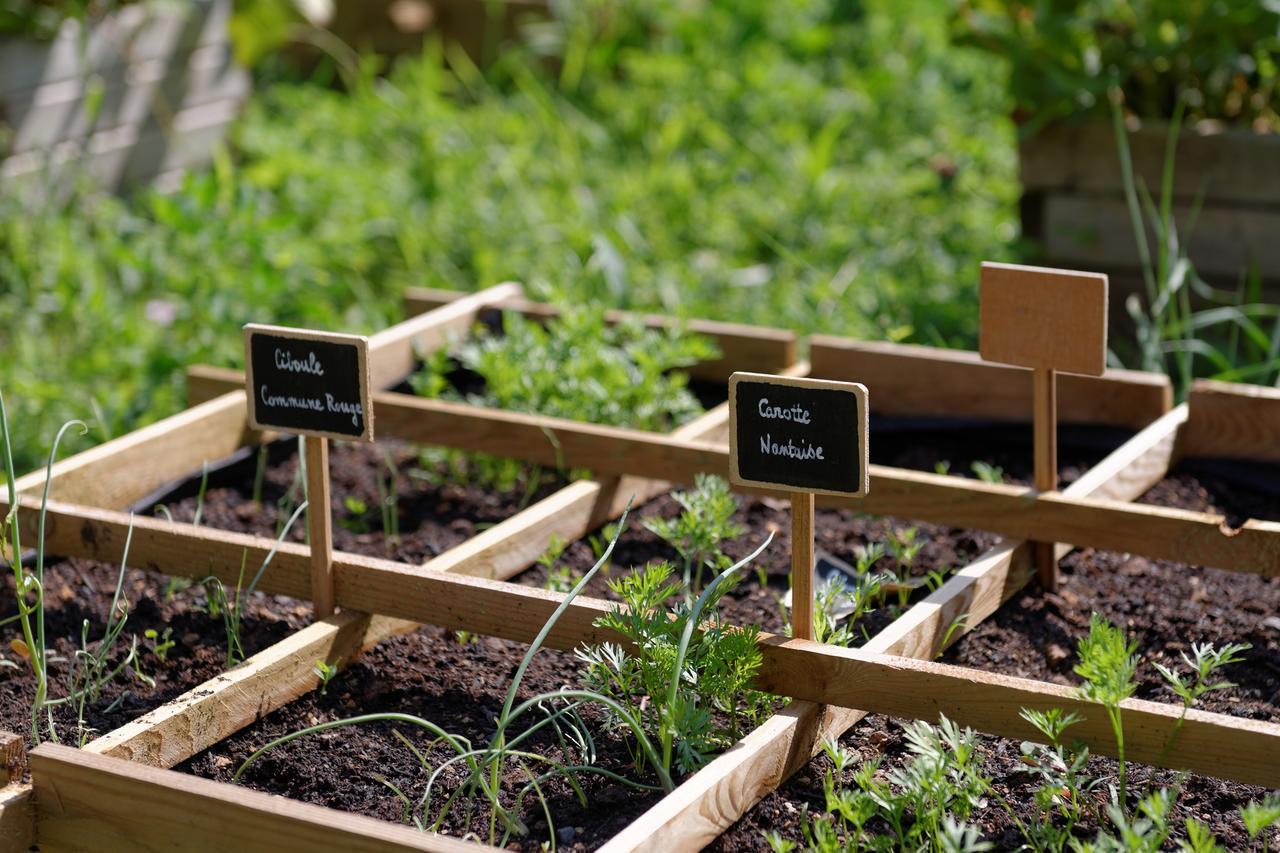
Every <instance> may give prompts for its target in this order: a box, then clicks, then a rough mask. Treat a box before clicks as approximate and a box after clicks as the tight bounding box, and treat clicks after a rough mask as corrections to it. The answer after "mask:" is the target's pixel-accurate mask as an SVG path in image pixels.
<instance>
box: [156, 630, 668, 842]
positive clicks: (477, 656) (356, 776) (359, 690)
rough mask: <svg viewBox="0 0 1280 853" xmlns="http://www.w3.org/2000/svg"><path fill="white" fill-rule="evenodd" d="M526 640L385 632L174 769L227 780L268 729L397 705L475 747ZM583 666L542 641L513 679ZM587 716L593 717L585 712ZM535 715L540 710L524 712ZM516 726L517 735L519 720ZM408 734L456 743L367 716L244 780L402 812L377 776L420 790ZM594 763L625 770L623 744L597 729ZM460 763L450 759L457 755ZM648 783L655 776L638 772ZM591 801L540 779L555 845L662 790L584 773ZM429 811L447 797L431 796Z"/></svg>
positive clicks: (535, 814)
mask: <svg viewBox="0 0 1280 853" xmlns="http://www.w3.org/2000/svg"><path fill="white" fill-rule="evenodd" d="M526 651H527V646H524V645H522V644H519V643H512V642H507V641H504V640H497V639H491V638H472V639H471V640H470V641H463V640H461V639H459V637H457V636H456V635H454V634H452V633H450V632H448V631H444V630H442V629H439V628H422V629H420V630H418V631H417V632H415V633H412V634H408V635H404V636H400V637H395V638H392V639H389V640H387V641H384V642H383V643H381V644H380V645H378V646H377V647H376V648H374V649H372V650H371V651H369V652H367V653H366V654H364V655H362V656H361V657H360V658H359V659H358V660H356V661H354V662H353V663H352V664H351V665H350V666H349V667H348V668H347V669H346V670H344V671H343V672H341V673H339V674H338V675H337V676H336V677H335V678H334V679H333V681H332V682H330V684H329V685H328V688H327V690H326V692H325V693H323V694H321V693H318V692H312V693H310V694H308V695H306V696H304V697H302V698H301V699H298V700H296V701H295V702H293V703H291V704H289V705H287V706H285V707H284V708H281V709H280V710H278V711H276V712H274V713H272V714H269V715H268V716H266V717H265V718H263V719H262V720H260V721H259V722H257V723H255V724H254V725H252V726H250V727H249V728H248V729H246V730H244V731H242V732H240V733H239V734H236V735H233V736H231V737H229V738H227V739H226V740H224V741H222V742H221V743H219V744H218V745H217V746H215V747H213V748H211V749H209V750H207V751H205V752H202V753H200V754H199V755H197V756H196V757H195V758H193V759H191V760H190V761H188V762H186V763H185V764H182V765H180V766H179V767H178V769H179V770H183V771H185V772H189V773H193V774H195V775H197V776H203V777H206V778H210V779H217V780H220V781H224V782H225V781H230V780H231V778H232V776H233V775H234V774H235V772H236V769H237V768H238V767H239V766H240V764H241V762H242V761H243V760H244V759H245V758H247V757H248V756H249V755H250V754H251V753H252V752H253V751H254V750H255V749H257V748H259V747H261V746H263V745H264V744H266V743H268V742H269V741H271V740H272V739H273V738H276V737H280V736H282V735H286V734H289V733H291V732H295V731H298V730H299V729H302V728H304V727H306V726H311V725H316V724H317V723H322V722H327V721H331V720H339V719H344V718H348V717H353V716H356V715H360V714H371V713H380V712H398V713H404V714H412V715H416V716H421V717H424V718H426V719H428V720H430V721H431V722H433V723H435V724H437V725H439V726H441V727H442V728H443V729H445V730H446V731H448V732H451V733H454V734H457V735H462V736H465V737H467V738H470V739H471V741H472V744H473V745H475V746H481V745H483V744H485V743H487V742H488V741H489V739H490V738H491V737H492V734H493V724H494V720H495V719H496V718H497V716H498V714H499V713H500V712H501V710H502V704H503V701H504V700H505V698H506V690H507V687H508V685H509V683H510V679H511V677H512V676H513V674H514V672H515V670H516V667H517V666H518V665H519V663H520V660H521V658H522V657H523V656H524V654H525V652H526ZM578 673H579V667H578V663H577V661H576V660H575V659H574V657H573V655H572V654H570V653H567V652H559V651H555V650H549V649H547V650H543V651H542V652H540V653H539V654H538V655H537V656H535V657H534V659H533V662H532V664H531V666H530V668H529V670H528V671H527V672H526V674H525V678H524V681H523V683H522V685H521V689H520V693H519V697H518V699H519V700H523V699H526V698H529V697H531V696H533V695H536V694H537V693H540V692H544V691H551V690H556V689H558V688H560V687H562V686H566V685H570V686H578V685H579V675H578ZM586 716H587V717H588V720H589V722H595V718H594V716H593V715H592V714H591V712H590V711H588V712H587V715H586ZM527 719H528V722H533V721H534V720H535V719H536V717H530V718H527ZM523 728H524V727H523V726H518V727H517V728H515V729H513V730H512V731H513V733H516V732H519V731H522V730H523ZM393 731H398V732H400V733H401V734H403V735H404V736H405V737H407V738H408V739H409V740H410V741H411V742H412V743H413V744H414V746H415V747H416V748H417V749H419V750H420V751H421V752H422V754H423V755H424V756H425V757H426V759H427V761H428V762H429V764H430V765H431V766H432V767H433V768H434V767H435V766H438V765H439V764H440V763H441V762H443V761H445V760H447V759H448V758H450V757H452V756H453V755H454V754H455V753H454V752H452V751H451V750H450V749H449V748H447V747H443V746H440V745H432V743H431V742H432V740H433V739H434V737H433V736H432V735H429V734H427V733H426V732H425V731H423V730H421V729H419V728H417V727H415V726H412V725H407V724H404V723H396V724H389V723H373V724H364V725H360V726H358V727H352V728H343V729H338V730H334V731H329V732H324V733H320V734H318V735H313V736H310V737H305V738H301V739H299V740H296V741H293V742H291V743H289V744H286V745H284V746H282V747H279V748H277V749H275V750H273V751H272V752H269V753H267V754H266V755H265V756H264V757H263V758H262V759H261V760H259V761H258V762H256V763H255V764H253V765H251V766H250V767H249V769H248V770H247V771H246V772H245V774H244V776H243V777H242V779H241V782H242V784H245V785H248V786H249V787H251V788H255V789H257V790H261V791H269V792H272V793H278V794H284V795H287V796H289V797H291V798H293V799H297V800H303V801H305V802H310V803H317V804H320V805H324V806H329V807H334V808H340V809H343V810H344V811H354V812H359V813H361V814H366V815H372V816H374V817H380V818H383V819H384V820H389V821H400V820H401V819H402V817H403V807H402V805H401V803H400V801H399V800H398V799H397V798H396V797H395V796H394V795H393V794H392V793H391V791H390V790H389V789H388V788H387V787H385V786H384V785H383V784H382V783H380V782H379V781H378V780H377V779H375V778H373V777H374V774H375V773H376V774H379V775H381V776H382V777H384V778H385V779H386V780H387V781H388V782H390V783H391V784H393V785H395V786H396V787H397V788H399V789H400V790H401V791H403V792H404V793H405V795H406V796H408V797H409V798H410V800H412V801H413V802H414V803H417V802H418V800H419V798H420V797H421V796H422V795H423V793H424V791H425V789H426V784H427V779H428V776H429V775H430V774H429V772H428V771H426V770H424V769H423V767H422V765H421V764H420V763H419V762H418V760H417V759H416V758H415V757H414V755H413V753H412V752H411V751H410V750H409V748H408V747H406V746H405V745H404V744H403V743H402V742H401V741H399V740H398V739H397V738H396V737H395V736H394V734H393ZM596 747H597V749H598V758H597V761H596V763H597V765H598V766H600V767H603V768H607V769H611V770H614V771H616V772H620V773H624V774H628V775H631V774H633V773H634V771H632V770H630V759H629V756H628V754H627V751H626V747H625V745H624V744H623V743H622V742H621V741H619V740H616V739H613V738H611V737H600V736H598V735H597V739H596ZM532 748H533V749H534V750H535V751H537V752H540V753H542V754H545V755H549V756H553V757H557V758H558V757H560V756H562V755H563V753H562V751H561V749H560V747H559V746H558V745H557V744H556V743H555V742H554V737H553V736H551V735H548V736H547V737H545V738H544V737H541V735H538V736H535V740H534V741H533V743H532ZM455 766H456V765H455ZM465 777H466V774H465V773H463V772H461V771H458V770H450V771H447V772H446V773H445V774H444V775H443V776H442V778H441V780H440V783H439V787H437V789H436V790H437V791H444V792H446V794H447V793H449V792H452V791H453V790H454V789H455V788H457V787H458V785H459V784H460V783H462V782H463V781H464V780H465ZM525 781H526V777H524V776H523V774H522V773H521V772H520V771H519V769H518V768H516V767H514V766H513V767H512V768H511V769H510V771H509V772H508V773H506V774H505V775H504V778H503V790H504V792H505V794H506V795H507V796H506V800H505V801H506V802H510V798H511V795H512V794H513V793H514V792H515V791H516V790H517V789H518V788H519V787H521V786H522V785H523V784H524V782H525ZM646 781H649V782H652V781H653V780H651V779H650V780H646ZM582 782H583V788H584V790H585V791H586V794H587V797H588V804H589V808H587V809H584V808H582V806H581V805H580V804H579V802H578V800H577V799H576V797H575V796H574V795H573V793H572V791H571V789H570V788H569V787H568V785H567V784H565V783H564V782H563V781H559V780H557V781H552V782H549V783H545V784H544V785H543V791H544V793H545V795H546V797H547V801H548V804H549V807H550V810H551V814H552V815H553V816H554V820H555V822H556V832H557V838H558V843H559V847H560V849H564V850H587V849H592V848H594V847H597V846H599V845H600V844H602V843H603V842H604V841H606V840H607V839H608V838H610V837H611V836H613V835H615V834H616V833H618V832H619V831H621V830H622V829H623V828H624V827H625V826H626V825H627V824H628V823H630V822H631V821H632V820H634V819H635V818H636V817H638V816H639V815H640V814H642V813H643V812H644V811H645V810H646V809H648V808H649V807H650V806H651V805H653V804H654V803H655V802H657V800H658V799H660V794H659V793H656V792H644V791H637V790H635V789H633V788H629V787H627V786H624V785H622V784H619V783H616V782H612V781H609V780H607V779H604V778H603V777H598V776H583V777H582ZM433 802H434V807H433V809H432V812H431V814H432V817H433V818H434V817H435V815H436V814H437V810H438V809H439V808H440V806H441V805H442V803H443V800H442V799H440V798H436V799H434V801H433ZM522 814H523V818H524V820H525V821H526V823H527V824H528V827H529V834H528V835H527V836H525V837H524V838H523V839H518V840H517V841H514V842H513V843H512V846H513V847H523V848H525V849H537V848H538V846H539V844H541V843H542V842H544V841H546V840H547V837H548V829H547V824H546V821H545V818H544V817H543V815H542V811H541V807H540V805H539V804H538V803H537V802H536V800H535V799H534V798H533V797H530V798H528V800H527V801H526V805H525V808H524V810H523V812H522ZM487 820H488V813H487V812H483V813H481V812H479V811H477V812H476V814H475V815H474V816H473V818H472V820H471V823H470V824H469V825H468V824H467V822H466V820H465V818H464V816H463V815H462V814H461V811H460V810H455V811H453V812H450V814H449V817H448V819H447V820H446V821H445V823H444V825H443V827H442V830H443V831H444V832H447V833H448V834H450V835H454V836H461V835H463V834H464V833H466V832H467V831H468V829H470V831H472V832H478V833H480V835H481V840H487V838H488V835H487V832H488V830H487Z"/></svg>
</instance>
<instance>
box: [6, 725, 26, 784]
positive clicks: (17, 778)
mask: <svg viewBox="0 0 1280 853" xmlns="http://www.w3.org/2000/svg"><path fill="white" fill-rule="evenodd" d="M26 772H27V742H26V740H25V739H24V738H23V737H22V735H20V734H15V733H13V732H0V788H3V787H5V786H7V785H9V784H10V783H13V782H21V781H22V776H23V774H24V773H26Z"/></svg>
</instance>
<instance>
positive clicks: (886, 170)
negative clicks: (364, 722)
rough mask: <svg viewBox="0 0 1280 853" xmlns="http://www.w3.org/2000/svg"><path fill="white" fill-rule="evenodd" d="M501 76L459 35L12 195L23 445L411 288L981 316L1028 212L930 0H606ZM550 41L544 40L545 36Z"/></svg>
mask: <svg viewBox="0 0 1280 853" xmlns="http://www.w3.org/2000/svg"><path fill="white" fill-rule="evenodd" d="M557 9H558V11H559V12H560V14H559V17H558V18H557V19H556V20H555V21H553V22H551V23H548V24H544V25H543V26H541V27H540V28H539V29H538V30H537V31H536V32H534V33H532V34H531V41H532V44H533V47H531V48H529V49H527V50H523V51H517V52H513V53H510V54H508V55H505V56H504V58H503V59H502V60H501V61H499V62H498V63H497V64H496V65H495V66H494V67H493V68H491V69H489V70H487V71H485V72H481V71H480V70H478V69H476V68H475V67H474V66H471V65H469V64H468V63H467V62H466V60H465V57H463V56H461V55H452V54H451V55H450V56H449V57H448V59H449V60H450V63H451V67H452V69H453V70H452V71H446V70H445V63H444V62H442V57H441V56H440V55H439V48H437V49H436V50H435V51H434V52H433V53H432V52H429V54H428V55H426V56H424V57H423V58H422V59H421V60H416V61H406V62H403V63H402V64H401V65H400V66H399V67H398V68H397V69H396V70H395V71H394V73H392V74H391V75H390V76H389V77H387V78H375V77H374V76H373V75H372V74H369V73H367V71H368V66H366V68H365V72H362V74H361V75H359V76H358V78H357V79H356V80H354V81H353V84H352V85H351V86H350V88H349V91H346V92H338V91H333V90H327V89H323V88H320V87H317V86H308V85H277V86H275V87H272V88H270V89H268V90H266V91H263V92H262V93H261V94H259V95H258V96H256V98H255V99H254V101H253V103H252V105H251V107H250V109H249V111H248V115H247V117H246V118H245V120H244V121H243V123H242V126H241V127H240V128H239V132H238V139H237V143H238V150H237V156H236V157H235V158H234V159H233V158H231V157H228V156H224V157H221V158H220V159H219V161H218V164H217V166H216V167H215V168H213V169H210V170H209V171H208V172H206V173H203V174H198V175H193V176H190V177H189V178H187V179H186V181H185V183H184V184H183V186H182V187H181V189H180V190H179V191H178V192H176V193H174V194H172V195H158V194H155V193H151V192H144V193H142V194H140V195H138V196H137V197H135V198H134V199H132V200H131V201H129V202H121V201H118V200H116V199H112V198H109V197H103V196H100V195H97V194H94V193H91V192H83V191H81V192H71V193H64V192H54V193H53V196H54V198H55V199H56V201H53V202H48V203H35V202H33V201H31V200H30V199H24V198H22V197H21V196H20V194H19V193H17V192H16V191H15V192H11V191H8V190H6V192H5V193H3V197H0V352H3V353H4V354H5V357H4V359H3V361H2V362H0V387H3V388H4V390H5V393H6V396H7V399H9V400H10V401H11V402H12V407H13V409H14V410H15V411H14V417H13V421H14V422H15V425H16V429H15V443H16V445H17V451H18V456H19V460H20V461H19V466H20V467H22V468H24V469H29V468H31V467H32V466H33V465H34V464H35V463H36V462H37V459H38V457H39V456H40V455H41V454H42V453H43V452H44V448H45V447H46V446H47V440H48V435H49V434H50V433H51V431H52V430H53V428H54V427H55V426H56V424H57V423H59V422H60V421H61V420H63V419H65V418H67V417H70V416H85V417H86V419H87V420H89V421H90V423H91V425H92V426H93V429H92V435H91V438H92V439H93V440H102V439H104V438H107V437H109V436H112V435H116V434H119V433H121V432H123V431H125V430H127V429H130V428H132V427H134V426H137V425H138V424H140V423H142V422H145V421H147V420H151V419H154V418H156V417H159V416H162V415H165V414H168V413H170V412H172V411H174V410H175V409H177V408H178V407H179V406H180V404H181V399H182V379H181V369H182V367H183V366H185V365H186V364H189V363H192V362H196V361H212V362H215V363H220V364H226V365H236V364H239V363H240V361H241V358H242V356H241V346H242V344H241V340H240V335H239V326H240V325H241V324H242V323H244V322H246V321H250V320H256V321H267V322H278V323H285V324H305V325H312V326H319V327H324V328H334V329H345V330H350V331H362V330H363V331H367V330H371V329H374V328H377V327H378V326H380V325H383V324H386V323H389V322H391V321H393V320H395V319H397V317H398V314H399V309H398V295H399V294H400V293H401V291H402V290H403V288H404V287H405V286H407V285H426V286H434V287H445V288H454V289H463V290H473V289H477V288H479V287H484V286H487V285H491V284H493V283H495V282H498V281H502V280H508V279H515V280H520V281H523V282H525V283H526V285H527V288H528V290H529V291H530V293H531V295H532V296H534V297H537V298H544V299H550V300H555V301H560V302H565V303H568V304H587V303H603V304H606V305H610V306H617V307H624V308H647V309H656V310H661V311H667V312H671V313H676V314H686V315H692V316H706V317H717V318H726V319H737V320H742V321H748V322H758V323H766V324H771V325H778V326H786V327H791V328H795V329H797V330H801V331H828V332H835V333H840V334H848V335H855V336H863V337H871V338H890V339H894V340H915V341H923V342H929V343H945V344H969V345H972V343H973V341H974V339H975V337H976V322H977V310H976V308H977V303H976V282H977V275H978V264H979V261H980V260H983V259H987V258H992V259H1009V258H1010V256H1011V254H1012V248H1013V247H1012V244H1013V241H1014V239H1015V235H1016V204H1015V202H1016V196H1017V184H1016V181H1015V177H1016V165H1015V151H1014V131H1013V127H1012V123H1011V122H1010V121H1009V119H1008V118H1007V116H1008V113H1009V110H1008V104H1007V96H1006V93H1005V88H1004V75H1003V74H1002V73H1001V71H1000V68H999V67H998V62H997V60H995V59H993V58H991V57H989V56H987V55H985V54H983V53H981V52H977V51H969V50H963V49H958V48H956V47H954V46H953V45H952V44H951V43H950V41H949V31H948V11H949V10H948V9H947V7H945V5H943V4H937V3H934V2H931V0H902V1H901V2H897V1H896V0H865V2H851V0H800V2H795V3H788V4H779V3H776V2H771V0H736V2H730V0H644V1H643V2H642V0H589V2H580V3H565V4H563V6H560V5H557ZM549 57H550V58H549Z"/></svg>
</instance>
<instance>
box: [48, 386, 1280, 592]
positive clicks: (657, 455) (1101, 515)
mask: <svg viewBox="0 0 1280 853" xmlns="http://www.w3.org/2000/svg"><path fill="white" fill-rule="evenodd" d="M380 399H384V398H381V397H380ZM407 399H408V400H410V401H412V406H413V407H414V409H415V410H416V411H418V412H419V413H431V414H433V415H441V417H442V420H440V421H439V423H440V424H445V423H448V422H450V421H448V420H447V418H449V417H452V415H451V414H445V412H446V407H448V406H454V405H457V404H445V403H440V402H439V401H429V400H421V399H419V398H407ZM458 408H459V409H460V410H463V411H459V412H458V413H457V414H458V416H459V418H461V419H462V420H461V421H457V422H454V423H455V427H454V428H453V429H450V430H447V431H446V430H442V431H441V432H439V433H437V434H436V435H435V438H436V439H437V442H436V443H443V444H446V446H452V447H458V448H459V449H464V450H484V451H490V450H492V449H494V448H497V447H499V446H502V447H506V446H508V445H510V444H511V443H513V442H516V441H523V442H525V443H526V445H527V447H526V450H525V451H523V452H520V453H519V454H518V455H519V456H520V457H522V458H525V459H529V460H531V461H537V462H545V463H547V464H556V463H557V462H558V461H563V462H564V464H567V465H590V466H591V467H592V468H594V469H596V470H598V471H603V472H606V473H614V474H626V473H632V474H645V475H647V476H649V477H651V478H655V479H659V478H660V479H664V480H670V481H673V482H689V481H691V480H692V479H693V476H694V475H695V474H696V473H698V472H710V473H715V474H722V473H723V472H724V471H725V470H726V467H727V464H728V449H727V448H726V447H725V446H723V445H717V444H711V443H709V442H700V441H690V440H688V439H684V438H681V437H678V436H663V435H659V434H656V433H647V432H643V431H639V430H623V429H618V428H614V427H598V426H594V425H584V424H578V423H576V422H573V421H565V420H560V419H554V418H541V417H538V416H529V415H518V414H515V413H511V412H503V411H501V410H488V414H485V412H486V410H483V409H478V408H474V407H467V406H459V407H458ZM387 409H388V407H387V406H386V405H385V404H384V406H383V409H382V410H380V411H379V418H380V419H381V418H384V417H386V418H387V421H393V420H396V418H397V417H398V416H396V415H391V416H389V417H388V416H387V415H386V414H384V413H385V412H386V411H387ZM424 417H425V414H424ZM485 417H492V418H493V420H494V422H500V423H502V424H504V428H503V429H502V430H494V429H490V430H488V431H485V430H482V429H480V427H479V426H478V425H479V424H480V422H481V420H482V419H483V418H485ZM387 421H383V423H387ZM397 422H398V421H397ZM423 422H425V421H424V420H422V419H419V420H418V421H417V423H423ZM461 424H466V425H467V428H462V427H461ZM471 427H474V428H471ZM547 431H551V432H553V433H554V434H555V436H556V441H557V442H558V443H559V449H558V450H557V449H556V448H555V447H553V446H551V445H550V444H549V443H548V442H547V438H546V435H547ZM387 432H388V433H391V434H394V432H393V431H392V428H391V426H390V424H388V428H387ZM402 437H406V436H402ZM571 448H582V449H583V450H582V453H583V455H581V456H579V455H577V453H576V451H571ZM588 451H590V454H589V455H588ZM510 452H515V451H510ZM871 480H872V486H871V491H870V493H869V494H868V495H867V496H866V497H865V498H860V499H857V500H856V501H855V500H852V499H846V498H839V497H831V496H819V500H818V503H819V504H820V505H824V506H846V507H851V508H853V509H856V510H858V511H861V512H866V513H870V514H873V515H892V516H895V517H899V518H909V519H916V520H920V521H927V522H931V523H935V524H945V525H949V526H952V527H961V528H969V529H978V530H990V531H993V532H996V533H1000V534H1002V535H1005V536H1010V537H1013V538H1017V539H1038V540H1045V541H1055V542H1072V543H1074V544H1076V545H1078V546H1091V547H1095V548H1102V549H1105V550H1110V551H1120V552H1126V553H1131V554H1139V555H1142V556H1146V557H1150V558H1154V559H1168V560H1175V561H1177V562H1183V563H1190V564H1192V565H1199V566H1208V567H1212V568H1220V569H1228V570H1232V571H1243V572H1251V573H1255V574H1260V575H1264V576H1276V575H1280V522H1273V521H1259V520H1256V519H1254V520H1250V521H1248V522H1246V523H1245V524H1244V525H1243V526H1242V527H1240V528H1237V529H1235V530H1228V529H1226V528H1225V527H1224V526H1223V525H1224V523H1225V520H1224V518H1223V517H1222V516H1220V515H1214V514H1210V513H1202V512H1191V511H1188V510H1180V509H1170V508H1164V507H1154V506H1134V505H1130V504H1127V503H1124V502H1119V501H1110V500H1100V499H1081V498H1078V497H1074V496H1073V495H1072V494H1060V493H1056V492H1050V493H1041V494H1037V493H1036V492H1035V491H1034V490H1033V489H1027V488H1023V487H1019V486H1009V485H1003V484H994V483H981V482H977V481H974V480H970V479H966V478H963V477H951V476H942V475H938V474H931V473H925V472H920V471H909V470H906V469H899V468H889V467H885V466H880V465H872V466H871ZM60 512H61V514H63V515H65V514H67V512H68V510H67V508H65V507H64V508H62V509H61V510H60ZM70 515H71V517H72V519H74V512H71V513H70ZM28 521H29V519H28ZM140 521H141V520H140ZM70 523H75V522H74V520H73V521H71V522H70ZM53 535H55V536H59V537H60V538H59V541H61V542H64V543H66V544H64V545H60V546H59V547H67V548H72V549H76V550H73V551H62V552H61V553H68V554H70V553H76V552H78V551H83V550H85V547H86V544H87V543H75V542H67V541H66V540H67V539H68V538H69V537H67V536H66V531H65V530H62V531H60V532H59V531H55V533H54V534H53ZM192 535H195V534H192ZM212 535H213V533H212V532H211V531H202V532H201V533H200V536H201V537H203V538H205V539H206V541H208V537H210V536H212ZM71 538H74V537H71ZM143 541H144V543H145V542H146V539H145V538H144V540H143ZM136 544H137V543H136V542H135V545H136ZM143 547H146V546H145V544H144V546H143ZM211 547H216V545H213V546H211ZM116 553H118V552H116ZM110 555H111V552H110V551H108V552H107V553H106V554H103V555H97V556H100V557H103V558H107V559H110ZM84 556H95V555H90V554H84ZM295 594H296V593H295Z"/></svg>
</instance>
